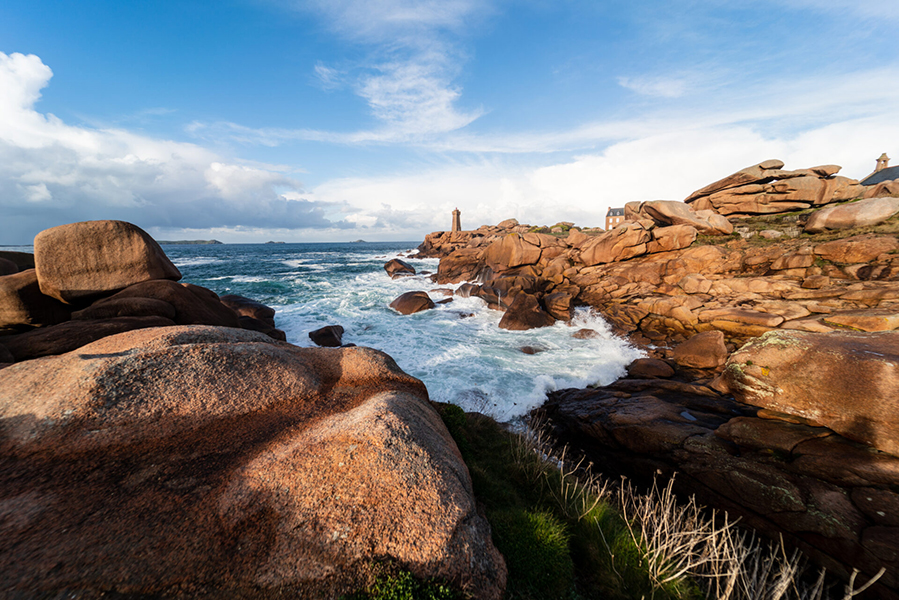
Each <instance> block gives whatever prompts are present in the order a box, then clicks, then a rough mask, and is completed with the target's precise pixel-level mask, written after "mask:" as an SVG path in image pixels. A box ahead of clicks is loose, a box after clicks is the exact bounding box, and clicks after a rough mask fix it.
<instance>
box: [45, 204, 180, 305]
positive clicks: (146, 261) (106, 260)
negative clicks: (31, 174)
mask: <svg viewBox="0 0 899 600" xmlns="http://www.w3.org/2000/svg"><path fill="white" fill-rule="evenodd" d="M34 262H35V269H36V270H37V278H38V283H39V284H40V288H41V293H43V294H44V295H46V296H50V297H52V298H56V299H57V300H61V301H62V302H66V303H69V304H73V303H76V302H80V301H82V300H85V299H90V298H94V297H97V296H103V295H106V294H108V293H110V292H115V291H117V290H121V289H123V288H126V287H128V286H129V285H132V284H135V283H140V282H142V281H149V280H151V279H171V280H173V281H177V280H179V279H181V273H180V272H179V271H178V268H177V267H175V265H173V264H172V262H171V261H170V260H169V259H168V257H167V256H166V255H165V252H163V251H162V248H160V247H159V244H157V243H156V241H155V240H154V239H153V238H151V237H150V236H149V235H148V234H147V233H146V232H144V231H143V230H142V229H140V228H139V227H136V226H134V225H132V224H130V223H125V222H123V221H85V222H81V223H71V224H69V225H60V226H59V227H53V228H51V229H46V230H44V231H42V232H40V233H39V234H37V235H36V236H35V238H34Z"/></svg>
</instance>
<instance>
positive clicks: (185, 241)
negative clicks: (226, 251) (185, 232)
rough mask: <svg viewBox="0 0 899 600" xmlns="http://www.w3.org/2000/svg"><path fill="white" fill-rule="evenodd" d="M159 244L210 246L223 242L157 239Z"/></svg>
mask: <svg viewBox="0 0 899 600" xmlns="http://www.w3.org/2000/svg"><path fill="white" fill-rule="evenodd" d="M156 243H157V244H161V245H169V246H174V245H178V244H180V245H184V246H208V245H213V244H222V243H223V242H220V241H218V240H156Z"/></svg>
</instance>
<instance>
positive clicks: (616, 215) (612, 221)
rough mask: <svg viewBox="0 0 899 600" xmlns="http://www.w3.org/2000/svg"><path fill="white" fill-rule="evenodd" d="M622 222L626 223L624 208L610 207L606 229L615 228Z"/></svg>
mask: <svg viewBox="0 0 899 600" xmlns="http://www.w3.org/2000/svg"><path fill="white" fill-rule="evenodd" d="M621 223H624V208H611V207H610V208H609V212H607V213H606V231H608V230H610V229H615V228H616V227H618V226H619V225H620V224H621Z"/></svg>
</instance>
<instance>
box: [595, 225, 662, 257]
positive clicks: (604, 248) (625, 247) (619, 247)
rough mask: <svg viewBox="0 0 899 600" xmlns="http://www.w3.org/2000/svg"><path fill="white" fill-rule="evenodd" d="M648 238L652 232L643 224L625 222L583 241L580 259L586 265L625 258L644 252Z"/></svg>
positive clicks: (650, 237)
mask: <svg viewBox="0 0 899 600" xmlns="http://www.w3.org/2000/svg"><path fill="white" fill-rule="evenodd" d="M650 240H652V234H650V232H649V231H647V230H646V229H645V228H644V227H643V225H641V224H640V223H630V222H625V223H623V224H622V225H619V226H618V227H616V228H615V229H612V230H609V231H607V232H605V233H602V234H600V235H598V236H595V237H593V238H590V240H589V241H587V242H585V243H583V244H582V245H581V254H580V259H581V262H583V263H584V264H585V265H587V266H588V267H591V266H594V265H600V264H605V263H611V262H616V261H620V260H627V259H628V258H633V257H635V256H640V255H641V254H646V246H647V244H648V243H649V242H650Z"/></svg>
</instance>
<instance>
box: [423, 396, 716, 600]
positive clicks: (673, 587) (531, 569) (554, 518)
mask: <svg viewBox="0 0 899 600" xmlns="http://www.w3.org/2000/svg"><path fill="white" fill-rule="evenodd" d="M439 410H440V412H441V414H442V416H443V419H444V422H445V423H446V425H447V428H448V429H449V431H450V433H451V434H452V436H453V438H454V439H455V440H456V443H457V445H458V446H459V449H460V451H461V452H462V456H463V458H464V459H465V462H466V464H467V465H468V469H469V472H470V473H471V478H472V483H473V485H474V492H475V496H476V497H477V499H478V501H479V502H481V503H483V506H484V508H485V510H486V516H487V519H488V521H489V522H490V525H491V528H492V530H493V541H494V544H495V545H496V547H497V549H498V550H499V551H500V552H501V553H502V554H503V556H504V557H505V558H506V564H507V568H508V572H509V579H508V584H507V592H506V597H507V598H510V599H513V598H514V599H519V598H520V599H526V600H541V599H546V600H559V599H565V598H569V599H580V598H608V599H610V600H614V599H625V598H656V599H658V600H663V599H666V598H679V599H692V598H702V597H703V595H702V593H701V592H700V591H699V588H698V587H697V586H696V585H695V584H693V583H692V582H691V581H690V580H688V579H686V578H677V579H675V580H673V581H671V582H668V583H666V584H664V585H659V584H658V583H657V582H655V581H653V579H652V577H651V576H650V571H649V565H648V564H647V561H646V560H645V548H640V547H638V545H637V544H636V543H635V540H634V539H633V537H632V536H631V534H630V531H629V529H628V528H627V526H626V523H625V521H624V519H623V518H622V516H621V514H620V513H619V512H618V511H617V509H616V508H615V506H614V503H613V502H612V501H611V499H610V497H609V495H608V494H607V490H606V488H605V487H600V486H599V485H598V484H597V482H596V480H594V479H591V478H589V476H587V479H586V481H585V479H584V473H581V477H580V478H579V477H576V476H575V473H574V471H571V472H568V471H566V470H564V467H563V466H562V465H563V464H564V463H559V462H557V461H553V460H552V459H549V458H548V457H546V456H545V455H544V454H542V452H541V451H540V444H538V443H534V442H533V441H532V440H531V441H529V440H528V439H526V438H524V437H523V436H519V435H516V434H513V433H510V432H508V431H506V430H505V429H503V428H502V427H501V426H500V425H499V424H497V423H496V422H495V421H493V420H492V419H490V418H488V417H485V416H483V415H478V414H474V413H469V414H466V413H464V412H463V411H462V409H460V408H459V407H457V406H453V405H440V406H439Z"/></svg>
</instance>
